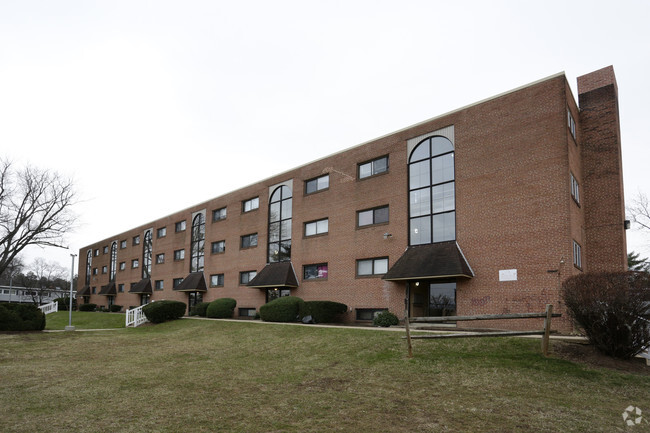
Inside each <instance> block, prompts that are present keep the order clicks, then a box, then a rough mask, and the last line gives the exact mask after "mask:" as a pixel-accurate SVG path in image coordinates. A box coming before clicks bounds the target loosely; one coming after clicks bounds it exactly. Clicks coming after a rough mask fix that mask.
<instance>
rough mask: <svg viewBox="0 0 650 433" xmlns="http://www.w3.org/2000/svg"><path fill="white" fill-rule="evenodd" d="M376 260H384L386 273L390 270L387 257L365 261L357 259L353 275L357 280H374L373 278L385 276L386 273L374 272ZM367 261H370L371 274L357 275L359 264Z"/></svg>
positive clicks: (366, 259)
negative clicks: (354, 274)
mask: <svg viewBox="0 0 650 433" xmlns="http://www.w3.org/2000/svg"><path fill="white" fill-rule="evenodd" d="M378 260H386V272H388V269H389V268H390V262H389V260H388V256H382V257H368V258H365V259H357V260H356V263H355V273H356V277H357V278H374V277H380V276H382V275H385V274H386V272H380V273H378V272H376V270H375V267H376V262H377V261H378ZM367 261H372V273H370V274H359V264H360V263H361V262H367Z"/></svg>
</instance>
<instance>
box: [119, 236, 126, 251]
mask: <svg viewBox="0 0 650 433" xmlns="http://www.w3.org/2000/svg"><path fill="white" fill-rule="evenodd" d="M124 248H126V239H124V240H123V241H120V249H122V250H123V249H124Z"/></svg>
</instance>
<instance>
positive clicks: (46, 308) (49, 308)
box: [38, 302, 59, 314]
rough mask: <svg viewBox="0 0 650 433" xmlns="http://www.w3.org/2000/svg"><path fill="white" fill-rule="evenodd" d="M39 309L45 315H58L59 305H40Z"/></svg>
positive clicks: (51, 303) (55, 303)
mask: <svg viewBox="0 0 650 433" xmlns="http://www.w3.org/2000/svg"><path fill="white" fill-rule="evenodd" d="M38 308H40V309H41V311H42V312H43V313H44V314H50V313H56V312H57V311H59V303H58V302H50V303H49V304H45V305H39V306H38Z"/></svg>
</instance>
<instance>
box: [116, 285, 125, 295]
mask: <svg viewBox="0 0 650 433" xmlns="http://www.w3.org/2000/svg"><path fill="white" fill-rule="evenodd" d="M117 291H118V292H119V293H124V284H118V285H117Z"/></svg>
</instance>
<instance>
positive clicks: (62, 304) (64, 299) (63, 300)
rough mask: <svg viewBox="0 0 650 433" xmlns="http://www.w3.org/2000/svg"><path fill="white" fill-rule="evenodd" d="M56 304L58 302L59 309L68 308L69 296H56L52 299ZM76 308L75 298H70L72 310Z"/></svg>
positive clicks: (66, 309) (64, 309)
mask: <svg viewBox="0 0 650 433" xmlns="http://www.w3.org/2000/svg"><path fill="white" fill-rule="evenodd" d="M54 302H56V303H57V304H59V311H68V308H69V307H70V297H69V296H65V297H62V298H56V299H55V300H54ZM76 309H77V298H72V311H74V310H76Z"/></svg>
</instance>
